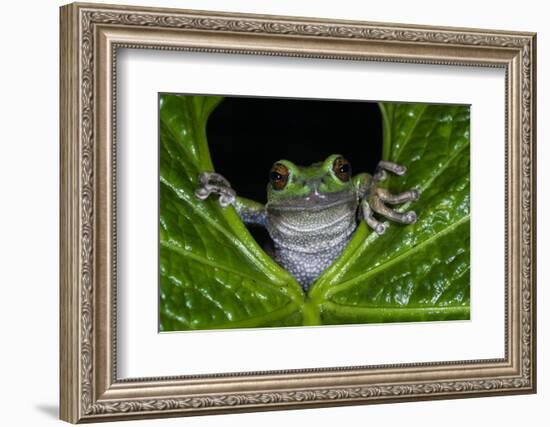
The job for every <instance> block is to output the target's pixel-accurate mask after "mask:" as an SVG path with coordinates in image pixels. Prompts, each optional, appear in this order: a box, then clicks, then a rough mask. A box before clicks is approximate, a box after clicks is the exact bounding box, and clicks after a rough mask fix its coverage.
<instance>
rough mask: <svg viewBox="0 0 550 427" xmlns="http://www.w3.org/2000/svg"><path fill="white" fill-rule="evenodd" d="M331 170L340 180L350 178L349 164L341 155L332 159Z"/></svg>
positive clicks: (345, 180)
mask: <svg viewBox="0 0 550 427" xmlns="http://www.w3.org/2000/svg"><path fill="white" fill-rule="evenodd" d="M332 171H333V172H334V175H336V176H337V177H338V178H339V179H340V181H343V182H347V181H349V180H350V179H351V165H350V163H349V162H348V161H347V160H346V159H344V158H343V157H336V159H334V162H333V163H332Z"/></svg>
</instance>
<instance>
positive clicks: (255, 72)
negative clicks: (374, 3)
mask: <svg viewBox="0 0 550 427" xmlns="http://www.w3.org/2000/svg"><path fill="white" fill-rule="evenodd" d="M534 106H535V35H534V34H531V33H517V32H505V31H492V30H477V29H476V30H474V29H457V28H436V27H420V26H409V25H401V24H399V25H397V24H380V23H368V22H352V21H329V20H321V19H314V18H294V17H279V16H260V15H242V14H228V13H215V12H198V11H185V10H173V9H156V8H139V7H129V6H128V7H126V6H124V7H123V6H110V5H93V4H71V5H67V6H63V7H62V8H61V165H62V173H61V273H62V274H61V284H60V286H61V360H60V363H61V369H60V372H61V378H60V381H61V418H62V419H64V420H66V421H70V422H73V423H77V422H85V421H102V420H115V419H129V418H152V417H166V416H182V415H200V414H213V413H227V412H239V411H255V410H268V409H284V408H305V407H315V406H317V407H318V406H328V405H344V404H368V403H382V402H398V401H404V400H427V399H441V398H456V397H475V396H485V395H493V394H505V393H507V394H511V393H512V394H519V393H532V392H534V391H535V389H536V387H535V385H536V358H535V348H536V341H535V307H536V304H535V276H536V275H535V268H536V263H535V242H534V239H535V227H536V223H535V212H536V207H535V194H536V192H535V126H534V123H535V108H534Z"/></svg>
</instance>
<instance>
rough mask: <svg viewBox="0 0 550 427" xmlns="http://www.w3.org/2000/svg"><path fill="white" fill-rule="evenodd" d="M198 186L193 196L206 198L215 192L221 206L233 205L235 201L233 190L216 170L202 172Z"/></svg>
mask: <svg viewBox="0 0 550 427" xmlns="http://www.w3.org/2000/svg"><path fill="white" fill-rule="evenodd" d="M199 182H200V186H199V188H197V189H196V190H195V196H197V197H198V198H199V199H201V200H206V199H207V198H208V196H210V194H217V195H218V196H219V198H218V201H219V202H220V205H221V206H222V207H224V208H225V207H227V206H229V205H234V204H235V201H236V193H235V190H233V189H232V188H231V184H230V183H229V181H228V180H227V179H225V177H224V176H223V175H220V174H219V173H216V172H203V173H201V174H200V175H199Z"/></svg>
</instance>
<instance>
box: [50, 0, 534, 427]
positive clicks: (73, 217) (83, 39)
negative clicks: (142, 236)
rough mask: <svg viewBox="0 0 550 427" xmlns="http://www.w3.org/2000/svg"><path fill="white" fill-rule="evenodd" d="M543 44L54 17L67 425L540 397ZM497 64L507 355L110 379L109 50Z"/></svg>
mask: <svg viewBox="0 0 550 427" xmlns="http://www.w3.org/2000/svg"><path fill="white" fill-rule="evenodd" d="M535 42H536V36H535V34H533V33H518V32H506V31H493V30H478V29H458V28H438V27H422V26H411V25H401V24H399V25H398V24H381V23H368V22H352V21H329V20H321V19H313V18H294V17H279V16H262V15H243V14H230V13H216V12H198V11H186V10H174V9H158V8H142V7H126V6H112V5H97V4H80V3H75V4H70V5H67V6H63V7H62V8H61V46H60V52H61V64H60V67H61V80H60V92H61V93H60V109H61V112H60V135H61V177H60V178H61V206H60V211H61V220H60V229H61V236H60V263H61V265H60V272H61V274H60V307H61V309H60V327H61V330H60V384H61V411H60V416H61V418H62V419H63V420H65V421H69V422H72V423H78V422H91V421H110V420H119V419H120V420H122V419H130V418H154V417H167V416H185V415H200V414H215V413H227V412H243V411H259V410H274V409H285V408H307V407H321V406H330V405H354V404H369V403H382V402H400V401H410V400H428V399H442V398H461V397H476V396H488V395H497V394H520V393H534V392H535V391H536V330H535V327H536V318H535V315H536V286H535V285H536V283H535V280H536V256H535V255H536V254H535V248H536V242H535V236H536V218H535V214H536V183H535V177H536V171H535V155H536V147H535V136H536V133H535V122H536V118H535V104H536V103H535V82H536V78H535V71H536V62H535V60H536V43H535ZM120 48H125V49H153V50H173V51H191V52H204V53H224V54H228V55H232V54H245V55H264V56H282V57H300V58H317V59H321V60H330V59H338V60H354V61H377V62H390V63H405V64H439V65H445V66H449V67H453V66H472V67H494V68H500V69H503V70H504V72H505V76H506V77H505V88H504V90H503V97H505V105H506V117H505V132H504V134H505V176H504V177H503V180H504V181H505V188H506V194H505V198H506V203H505V206H506V209H505V210H506V212H505V213H504V215H505V230H504V235H505V254H504V258H505V273H504V276H505V283H503V284H502V286H504V287H505V290H504V294H505V308H504V312H505V315H504V325H503V327H504V336H505V340H504V341H505V342H504V343H503V347H504V357H503V358H498V359H479V360H466V361H462V360H461V361H451V362H437V361H434V362H427V363H407V364H391V363H389V364H383V365H378V366H372V365H371V366H359V367H357V366H338V367H334V368H323V369H316V368H314V367H312V368H311V369H298V370H283V371H280V370H278V371H273V372H239V373H236V374H231V373H223V372H219V373H216V374H208V375H189V376H177V377H154V378H149V377H147V378H132V379H122V380H121V379H119V378H118V376H117V357H116V355H117V339H118V338H117V331H116V313H117V288H116V277H117V276H116V269H117V234H116V219H117V217H116V214H117V210H116V190H117V187H116V165H117V158H116V149H115V148H116V145H115V144H116V141H115V139H116V124H117V117H116V108H115V105H116V101H117V99H116V91H115V88H116V84H117V80H116V79H117V75H116V61H117V49H120Z"/></svg>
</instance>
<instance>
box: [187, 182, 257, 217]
mask: <svg viewBox="0 0 550 427" xmlns="http://www.w3.org/2000/svg"><path fill="white" fill-rule="evenodd" d="M210 194H215V195H217V196H219V197H218V201H219V203H220V205H221V206H222V207H223V208H225V207H227V206H229V205H233V206H234V207H235V210H236V211H237V213H238V214H239V216H240V217H241V220H242V221H243V222H244V223H245V224H255V225H262V226H264V227H265V225H266V223H267V213H266V211H265V207H264V206H263V205H262V204H260V203H258V202H255V201H254V200H250V199H245V198H244V197H239V196H237V195H236V193H235V190H233V189H232V188H231V184H229V181H228V180H227V179H225V178H224V176H223V175H220V174H219V173H216V172H203V173H201V174H200V175H199V186H198V187H197V189H196V190H195V195H196V196H197V197H198V198H199V199H201V200H206V199H207V198H208V196H210Z"/></svg>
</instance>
